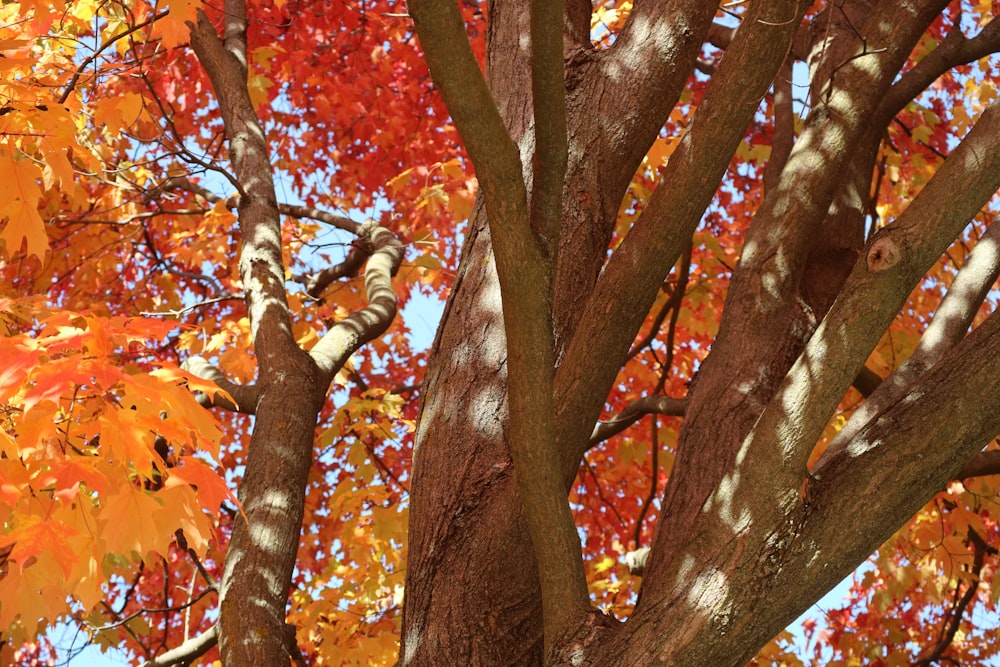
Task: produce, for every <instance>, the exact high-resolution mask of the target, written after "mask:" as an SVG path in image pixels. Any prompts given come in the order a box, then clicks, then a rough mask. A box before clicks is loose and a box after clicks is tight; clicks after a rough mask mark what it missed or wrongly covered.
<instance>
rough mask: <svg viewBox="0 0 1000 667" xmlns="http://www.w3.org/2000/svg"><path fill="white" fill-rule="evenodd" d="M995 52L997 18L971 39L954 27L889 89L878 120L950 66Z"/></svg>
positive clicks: (999, 47)
mask: <svg viewBox="0 0 1000 667" xmlns="http://www.w3.org/2000/svg"><path fill="white" fill-rule="evenodd" d="M997 51H1000V19H998V18H994V19H992V20H991V21H990V22H989V23H988V24H986V27H984V28H983V29H982V30H981V31H980V32H979V34H978V35H976V36H975V37H973V38H972V39H968V38H966V37H965V35H963V34H962V29H961V27H960V26H958V25H956V26H954V27H953V28H952V29H951V31H950V32H949V33H948V35H947V36H946V37H945V38H944V40H942V41H941V43H940V44H938V46H937V48H935V49H934V50H933V51H931V52H930V53H928V54H927V55H926V56H924V57H923V58H922V59H921V60H920V62H918V63H917V64H916V65H915V66H914V67H913V69H911V70H909V71H908V72H906V73H905V74H903V75H902V76H901V77H900V78H899V81H897V82H896V83H894V84H893V86H892V88H890V89H889V92H888V94H887V95H886V96H885V98H884V99H883V100H882V104H881V105H880V106H879V111H878V118H879V121H878V122H879V123H880V124H885V123H888V122H889V119H890V118H892V117H893V116H895V115H896V114H897V113H899V112H900V111H901V110H902V109H903V107H905V106H906V105H907V104H909V103H910V102H911V101H912V100H913V98H915V97H916V96H917V95H918V94H920V91H922V90H924V89H925V88H927V87H928V86H930V85H931V84H932V83H934V81H935V80H936V79H937V78H938V77H940V76H941V75H942V74H944V73H945V72H947V71H948V70H949V69H951V68H953V67H956V66H958V65H962V64H965V63H970V62H973V61H974V60H978V59H979V58H982V57H984V56H988V55H989V54H991V53H995V52H997Z"/></svg>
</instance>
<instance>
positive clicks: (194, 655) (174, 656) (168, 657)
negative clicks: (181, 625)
mask: <svg viewBox="0 0 1000 667" xmlns="http://www.w3.org/2000/svg"><path fill="white" fill-rule="evenodd" d="M218 642H219V626H218V624H216V625H213V626H212V627H211V628H209V629H208V630H206V631H205V632H203V633H201V634H200V635H198V636H197V637H192V638H190V639H188V640H187V641H186V642H184V643H183V644H181V645H180V646H177V647H176V648H172V649H170V650H169V651H167V652H166V653H161V654H160V655H158V656H156V657H155V658H153V659H152V660H147V661H146V662H145V663H143V667H166V666H167V665H181V664H183V665H189V664H191V663H192V662H194V661H195V660H197V659H198V658H200V657H201V656H203V655H205V654H206V653H208V652H209V651H210V650H211V649H212V647H213V646H215V645H216V644H217V643H218Z"/></svg>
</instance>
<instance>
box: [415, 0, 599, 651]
mask: <svg viewBox="0 0 1000 667" xmlns="http://www.w3.org/2000/svg"><path fill="white" fill-rule="evenodd" d="M533 11H543V12H544V11H545V10H539V9H533ZM549 11H551V9H550V10H549ZM558 13H559V18H558V22H557V24H556V28H557V29H558V30H559V31H561V30H562V29H563V24H564V20H563V17H562V9H561V8H560V9H559V12H558ZM410 14H411V15H412V16H413V19H414V23H415V24H416V27H417V33H418V35H419V37H420V41H421V45H422V46H423V49H424V55H425V59H426V61H427V64H428V67H429V69H430V72H431V76H432V77H433V79H434V81H435V83H436V84H437V85H438V86H439V87H440V89H441V95H442V97H443V98H444V101H445V104H446V105H447V107H448V111H449V112H450V113H451V116H452V118H453V119H454V121H455V126H456V127H457V129H458V131H459V132H460V134H461V135H462V138H463V141H464V142H465V145H466V148H467V150H468V152H469V156H470V157H471V159H472V163H473V165H474V167H475V169H476V175H477V177H478V179H479V184H480V191H481V192H482V194H483V200H484V203H485V207H486V212H487V220H488V223H489V230H490V236H491V239H492V243H493V251H494V257H495V259H496V270H497V276H498V278H499V283H500V295H501V300H502V303H503V321H504V332H505V334H506V338H507V398H508V403H509V414H510V422H509V428H508V432H507V439H508V442H509V446H510V453H511V458H512V459H513V462H514V469H515V476H516V479H517V485H518V490H519V492H520V496H521V500H522V502H523V503H524V509H525V511H524V519H525V522H526V524H527V527H528V532H529V534H530V535H531V542H532V547H533V550H534V554H535V558H536V564H537V568H538V570H537V571H538V578H539V584H540V587H541V600H542V609H543V613H542V615H543V625H544V630H543V634H544V642H545V650H546V651H549V650H550V649H552V647H553V646H555V645H556V644H557V643H558V641H560V640H562V639H564V638H565V637H566V636H567V634H568V633H569V632H571V631H572V630H574V629H575V628H576V627H578V625H579V624H580V623H582V622H583V621H584V619H585V618H586V617H587V616H588V615H589V613H590V611H591V608H590V600H589V595H588V592H587V581H586V576H585V573H584V569H583V560H582V555H581V550H580V540H579V537H578V536H577V532H576V525H575V523H574V521H573V515H572V512H571V511H570V508H569V503H568V502H567V499H566V493H565V485H564V484H563V483H562V471H561V466H560V460H559V458H560V457H559V452H558V448H557V446H556V435H555V424H554V409H553V374H554V368H555V341H554V331H553V323H552V315H553V313H552V291H553V280H554V277H555V252H554V249H555V248H556V247H557V246H556V245H554V242H555V240H556V238H558V237H557V236H553V235H552V232H549V233H548V235H546V233H545V230H537V231H536V230H535V229H533V228H532V224H531V223H532V218H531V216H530V215H529V212H528V201H527V188H526V187H525V183H524V180H523V176H522V166H523V165H522V163H521V158H520V152H519V149H518V147H517V146H516V145H515V144H514V141H513V140H512V139H511V137H510V135H509V134H508V133H507V129H506V127H505V125H504V123H503V119H502V118H501V116H500V112H499V110H498V109H497V106H496V104H495V102H494V100H493V97H492V95H491V94H490V91H489V89H488V87H487V84H486V80H485V79H484V78H483V75H482V72H481V71H480V69H479V64H478V62H477V61H476V59H475V57H474V56H473V54H472V49H471V47H470V45H469V41H468V39H467V37H466V35H465V29H464V25H463V23H462V17H461V14H460V12H459V10H458V7H457V5H456V4H455V3H454V2H451V1H450V0H412V1H411V3H410ZM534 22H535V24H536V28H537V30H538V31H539V32H541V33H542V34H544V33H545V31H547V30H549V28H547V27H544V26H541V25H538V23H539V22H538V19H537V18H536V19H535V20H534ZM560 34H561V32H560ZM560 39H561V37H560ZM531 46H532V49H534V48H536V47H537V46H538V45H537V44H534V43H533V44H532V45H531ZM542 48H543V49H547V50H546V51H544V53H545V56H544V58H545V59H544V60H543V61H542V63H546V64H543V65H542V67H543V68H546V67H548V68H549V70H548V76H551V77H552V80H544V81H537V82H535V83H533V84H532V87H533V89H534V88H536V84H538V85H540V86H541V87H542V88H544V90H543V91H542V93H543V94H544V95H545V99H548V98H549V97H554V96H556V95H560V94H563V93H562V91H561V90H556V88H557V86H558V87H559V88H562V86H559V85H558V84H557V83H556V82H555V79H556V78H557V77H556V76H555V75H554V73H553V72H552V71H551V70H552V68H553V62H552V61H553V60H555V59H557V60H558V61H559V62H560V66H559V68H558V69H559V71H560V72H561V59H562V53H561V47H560V48H559V51H560V53H558V58H556V54H555V51H554V50H553V48H552V45H551V44H548V45H545V44H543V46H542ZM533 53H534V52H533ZM534 55H535V56H538V54H537V53H534ZM542 71H545V70H544V69H543V70H542ZM558 78H561V77H558ZM543 101H544V100H543ZM540 103H542V102H540ZM546 113H547V112H546V111H545V110H544V109H542V110H540V116H541V118H542V119H543V120H544V119H546V115H545V114H546ZM563 115H564V114H561V113H559V112H558V111H557V112H555V114H554V116H552V117H548V119H547V120H544V122H546V123H548V124H550V125H552V126H558V125H560V124H564V123H565V119H564V118H563V119H562V120H559V117H561V116H563ZM554 132H555V134H554V135H551V136H547V137H546V138H545V142H552V143H551V144H549V143H546V145H547V146H549V149H548V150H551V151H555V152H557V153H559V152H561V149H560V148H559V145H560V142H563V141H565V129H563V130H562V131H561V132H560V131H559V130H554ZM545 142H543V143H545ZM553 158H555V159H556V161H557V162H558V161H559V158H558V157H557V156H555V155H547V156H544V159H546V160H550V159H553ZM563 164H565V163H563ZM562 169H563V170H564V169H565V167H562ZM545 179H546V181H545V182H546V185H545V186H544V188H545V189H546V190H547V192H546V191H543V192H542V193H541V196H542V199H538V200H536V201H538V203H539V204H541V207H542V209H544V212H545V217H549V216H551V214H552V208H551V207H552V201H553V198H554V197H555V196H561V185H559V187H558V188H556V182H557V183H559V184H561V183H562V179H563V174H561V173H560V174H558V175H557V178H556V175H551V174H550V175H546V176H545ZM556 190H558V192H556ZM559 208H560V209H561V207H559ZM555 213H556V216H557V218H558V219H559V220H561V217H560V216H561V214H562V212H561V210H557V211H556V212H555ZM553 222H554V221H553V220H551V219H549V220H546V221H545V223H544V225H545V226H551V223H553ZM538 232H541V233H538Z"/></svg>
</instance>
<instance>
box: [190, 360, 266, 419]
mask: <svg viewBox="0 0 1000 667" xmlns="http://www.w3.org/2000/svg"><path fill="white" fill-rule="evenodd" d="M181 368H182V369H184V370H186V371H187V372H189V373H191V374H192V375H197V376H198V377H200V378H201V379H203V380H209V381H211V382H214V383H215V384H216V385H218V387H219V389H221V390H222V391H224V392H226V393H227V394H229V395H230V396H232V397H233V401H236V403H235V404H234V403H232V402H231V401H229V400H228V399H226V398H225V397H224V396H220V395H219V394H215V395H213V396H209V395H207V394H205V393H203V392H200V391H198V392H195V398H196V399H197V401H198V403H199V404H201V405H202V406H204V407H206V408H211V407H218V408H222V409H224V410H229V411H230V412H241V413H243V414H246V415H253V414H256V413H257V401H258V400H259V399H260V389H259V388H258V386H257V385H255V384H236V383H235V382H232V381H231V380H229V378H227V377H226V375H225V374H224V373H223V372H222V371H221V370H219V369H218V368H216V367H215V366H213V365H212V364H210V363H208V361H207V360H206V359H205V358H204V357H200V356H198V355H195V356H193V357H188V358H187V359H186V360H185V361H184V363H182V364H181Z"/></svg>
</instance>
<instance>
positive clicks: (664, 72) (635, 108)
mask: <svg viewBox="0 0 1000 667" xmlns="http://www.w3.org/2000/svg"><path fill="white" fill-rule="evenodd" d="M716 7H717V5H713V4H712V3H711V2H701V0H682V1H680V2H677V1H671V0H637V2H635V3H634V6H633V8H632V12H631V13H630V14H629V16H628V19H627V20H626V22H625V25H624V26H623V27H622V30H621V32H620V33H619V35H618V38H617V39H616V40H615V43H614V44H613V45H612V46H611V48H610V49H608V51H607V52H605V53H602V54H599V58H600V60H601V69H600V76H602V77H604V78H606V79H607V81H606V82H605V83H603V84H602V83H598V84H597V89H601V88H602V87H603V86H605V85H606V86H607V87H608V88H609V89H612V90H613V89H615V88H616V87H617V86H620V85H621V82H622V81H627V82H628V87H629V88H630V93H629V94H628V95H620V96H600V97H599V101H600V105H601V107H600V109H599V110H598V109H595V110H594V113H599V114H600V117H601V118H604V119H605V123H604V127H603V128H602V129H603V130H604V131H605V132H607V133H608V136H609V137H610V138H611V142H612V143H613V144H614V146H615V150H616V152H617V153H618V159H617V161H616V162H615V163H612V164H611V165H609V167H610V168H613V169H616V170H620V173H618V174H617V179H620V180H623V181H624V183H625V184H627V183H628V182H629V181H630V180H631V179H632V176H633V175H634V174H635V169H636V167H637V166H638V165H639V161H640V160H642V158H643V156H644V155H645V154H646V151H647V150H648V149H649V146H650V145H651V144H652V142H653V140H654V138H655V137H656V135H657V133H658V132H659V131H660V129H661V128H662V127H663V123H664V122H665V121H666V119H667V115H668V114H669V113H670V110H671V109H672V108H673V107H674V105H676V103H677V100H678V99H679V97H680V94H681V92H682V91H683V90H684V85H685V83H686V82H687V80H688V75H689V74H690V73H691V71H692V69H693V68H694V66H695V63H696V62H697V60H698V56H699V54H700V52H701V46H702V44H703V43H704V41H705V36H706V35H708V34H709V31H710V26H711V25H712V17H713V16H715V9H716ZM720 36H721V34H720ZM595 101H596V100H595ZM623 187H624V186H623Z"/></svg>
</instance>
